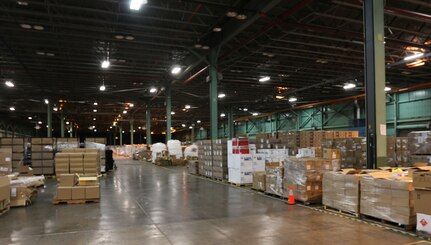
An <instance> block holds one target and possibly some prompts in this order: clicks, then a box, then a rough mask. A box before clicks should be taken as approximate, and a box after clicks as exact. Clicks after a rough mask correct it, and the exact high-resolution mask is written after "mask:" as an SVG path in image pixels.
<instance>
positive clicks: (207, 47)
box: [202, 45, 210, 50]
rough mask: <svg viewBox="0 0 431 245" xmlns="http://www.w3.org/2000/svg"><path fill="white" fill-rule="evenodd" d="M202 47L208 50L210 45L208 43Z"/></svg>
mask: <svg viewBox="0 0 431 245" xmlns="http://www.w3.org/2000/svg"><path fill="white" fill-rule="evenodd" d="M202 49H204V50H208V49H210V46H208V45H205V46H202Z"/></svg>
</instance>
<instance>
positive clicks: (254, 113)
mask: <svg viewBox="0 0 431 245" xmlns="http://www.w3.org/2000/svg"><path fill="white" fill-rule="evenodd" d="M251 115H253V116H257V115H259V113H257V112H253V114H251Z"/></svg>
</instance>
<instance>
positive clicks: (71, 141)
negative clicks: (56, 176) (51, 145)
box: [55, 138, 79, 151]
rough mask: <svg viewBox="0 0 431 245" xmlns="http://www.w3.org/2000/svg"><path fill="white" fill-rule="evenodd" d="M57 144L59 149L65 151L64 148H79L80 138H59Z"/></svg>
mask: <svg viewBox="0 0 431 245" xmlns="http://www.w3.org/2000/svg"><path fill="white" fill-rule="evenodd" d="M55 145H56V149H57V151H63V149H70V148H78V147H79V140H78V139H77V138H57V140H56V144H55Z"/></svg>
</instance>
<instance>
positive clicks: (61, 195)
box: [57, 186, 72, 200]
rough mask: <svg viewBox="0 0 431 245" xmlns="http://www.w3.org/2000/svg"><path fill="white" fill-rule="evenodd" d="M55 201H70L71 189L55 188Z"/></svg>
mask: <svg viewBox="0 0 431 245" xmlns="http://www.w3.org/2000/svg"><path fill="white" fill-rule="evenodd" d="M57 199H58V200H72V187H64V186H59V187H57Z"/></svg>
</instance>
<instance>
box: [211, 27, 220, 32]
mask: <svg viewBox="0 0 431 245" xmlns="http://www.w3.org/2000/svg"><path fill="white" fill-rule="evenodd" d="M221 31H222V29H221V27H214V28H213V32H221Z"/></svg>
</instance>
